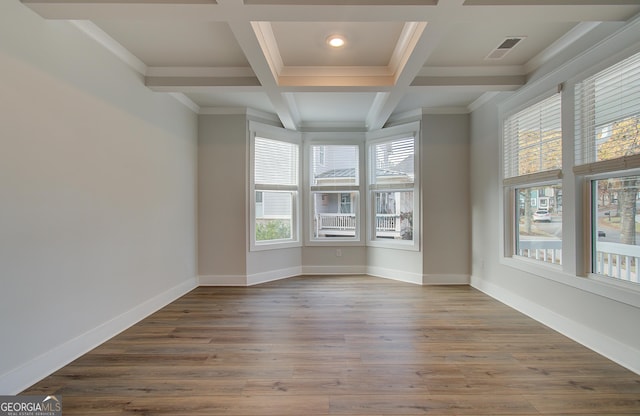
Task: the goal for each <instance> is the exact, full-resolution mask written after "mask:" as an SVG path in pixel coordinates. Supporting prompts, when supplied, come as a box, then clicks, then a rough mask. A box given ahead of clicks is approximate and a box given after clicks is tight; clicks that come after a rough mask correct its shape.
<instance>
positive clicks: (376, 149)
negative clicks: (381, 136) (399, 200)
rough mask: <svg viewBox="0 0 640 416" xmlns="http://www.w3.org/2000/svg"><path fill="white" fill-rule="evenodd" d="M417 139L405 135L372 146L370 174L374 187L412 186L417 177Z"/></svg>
mask: <svg viewBox="0 0 640 416" xmlns="http://www.w3.org/2000/svg"><path fill="white" fill-rule="evenodd" d="M414 146H415V139H414V138H413V137H405V138H400V139H393V140H389V141H384V142H380V143H376V144H374V145H373V146H371V153H370V165H369V166H370V169H371V171H370V176H371V185H372V186H373V187H374V188H382V187H385V186H387V187H388V186H392V187H401V188H403V187H404V188H412V187H413V182H414V179H415V172H414V170H415V162H414V159H415V157H414V156H415V148H414Z"/></svg>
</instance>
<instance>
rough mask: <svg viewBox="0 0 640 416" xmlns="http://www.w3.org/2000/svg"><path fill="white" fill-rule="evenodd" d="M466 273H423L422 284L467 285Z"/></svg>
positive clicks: (468, 279)
mask: <svg viewBox="0 0 640 416" xmlns="http://www.w3.org/2000/svg"><path fill="white" fill-rule="evenodd" d="M469 281H470V277H469V275H468V274H423V275H422V284H423V285H425V286H428V285H468V284H469Z"/></svg>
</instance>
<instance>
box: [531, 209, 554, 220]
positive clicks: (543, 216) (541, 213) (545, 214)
mask: <svg viewBox="0 0 640 416" xmlns="http://www.w3.org/2000/svg"><path fill="white" fill-rule="evenodd" d="M533 221H536V222H551V214H549V210H546V209H539V210H537V211H536V212H534V213H533Z"/></svg>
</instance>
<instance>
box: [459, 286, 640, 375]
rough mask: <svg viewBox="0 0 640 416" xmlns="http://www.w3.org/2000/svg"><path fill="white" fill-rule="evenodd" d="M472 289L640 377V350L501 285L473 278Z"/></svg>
mask: <svg viewBox="0 0 640 416" xmlns="http://www.w3.org/2000/svg"><path fill="white" fill-rule="evenodd" d="M471 286H472V287H474V288H476V289H478V290H480V291H482V292H484V293H486V294H487V295H489V296H491V297H492V298H494V299H496V300H498V301H500V302H502V303H504V304H505V305H507V306H510V307H512V308H513V309H515V310H517V311H519V312H522V313H523V314H525V315H527V316H529V317H530V318H533V319H535V320H536V321H538V322H541V323H543V324H544V325H546V326H548V327H549V328H552V329H554V330H555V331H558V332H560V333H561V334H563V335H565V336H567V337H569V338H571V339H572V340H574V341H576V342H578V343H580V344H582V345H584V346H585V347H587V348H589V349H591V350H593V351H595V352H597V353H598V354H600V355H602V356H604V357H607V358H608V359H610V360H611V361H614V362H616V363H618V364H620V365H621V366H623V367H625V368H627V369H629V370H631V371H633V372H634V373H636V374H640V350H638V349H636V348H634V347H632V346H630V345H627V344H623V343H621V342H619V341H617V340H615V339H613V338H611V337H608V336H606V335H604V334H602V333H601V332H599V331H596V330H594V329H592V328H590V327H588V326H585V325H583V324H581V323H579V322H576V321H573V320H571V319H568V318H567V317H565V316H562V315H559V314H557V313H555V312H553V311H552V310H550V309H547V308H544V307H542V306H540V305H538V304H537V303H535V302H532V301H530V300H528V299H526V298H523V297H521V296H518V295H515V294H514V293H513V292H510V291H508V290H506V289H503V288H502V287H500V286H498V285H494V284H493V283H491V282H487V281H486V280H484V279H481V278H478V277H474V276H471Z"/></svg>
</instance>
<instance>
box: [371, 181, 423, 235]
mask: <svg viewBox="0 0 640 416" xmlns="http://www.w3.org/2000/svg"><path fill="white" fill-rule="evenodd" d="M374 199H375V205H376V207H375V208H376V209H375V216H376V220H375V238H376V239H394V240H413V191H390V192H375V193H374Z"/></svg>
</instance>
